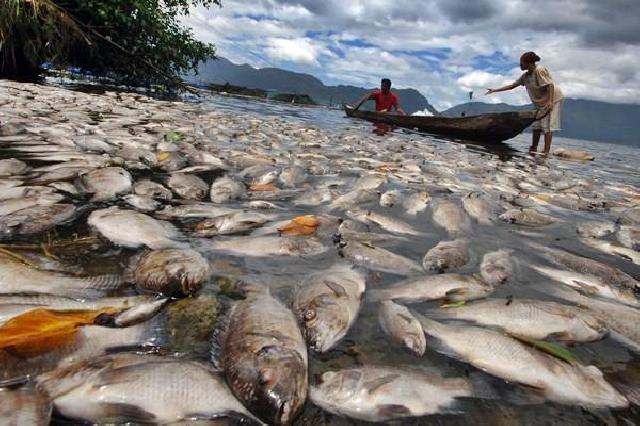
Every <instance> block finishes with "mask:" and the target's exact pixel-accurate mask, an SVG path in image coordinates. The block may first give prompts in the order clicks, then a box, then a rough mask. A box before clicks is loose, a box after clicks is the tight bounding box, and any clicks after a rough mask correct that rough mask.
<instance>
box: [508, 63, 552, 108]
mask: <svg viewBox="0 0 640 426" xmlns="http://www.w3.org/2000/svg"><path fill="white" fill-rule="evenodd" d="M516 84H517V85H518V86H524V87H525V88H526V89H527V93H529V97H530V98H531V102H533V103H534V104H536V105H538V106H543V105H544V104H546V103H547V102H548V100H549V85H550V84H553V102H554V103H556V102H559V101H561V100H562V99H563V98H564V96H563V95H562V90H560V87H558V85H557V84H555V83H554V82H553V79H552V78H551V74H550V73H549V70H548V69H547V68H546V67H543V66H542V65H536V67H535V68H534V69H533V71H531V72H529V71H527V72H525V73H524V74H522V75H521V76H520V78H519V79H517V80H516Z"/></svg>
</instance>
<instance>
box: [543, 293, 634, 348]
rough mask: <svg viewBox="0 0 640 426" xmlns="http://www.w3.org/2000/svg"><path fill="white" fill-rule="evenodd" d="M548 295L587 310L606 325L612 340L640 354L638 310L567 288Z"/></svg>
mask: <svg viewBox="0 0 640 426" xmlns="http://www.w3.org/2000/svg"><path fill="white" fill-rule="evenodd" d="M550 294H551V295H553V296H555V297H557V298H559V299H564V300H567V301H569V302H572V303H575V304H577V305H579V306H580V307H584V308H586V309H588V310H589V312H591V313H593V314H594V315H595V316H596V317H598V318H599V319H601V320H602V321H603V322H604V323H605V324H606V326H607V328H608V329H609V336H611V338H612V339H614V340H615V341H617V342H620V343H621V344H622V345H624V346H626V347H628V348H629V349H631V350H633V351H635V352H637V353H640V327H638V324H639V323H638V321H640V309H637V308H633V307H631V306H628V305H623V304H621V303H617V302H614V301H608V300H606V299H597V298H595V297H588V296H585V295H582V294H580V293H578V292H577V291H574V290H571V289H569V288H567V287H554V288H552V289H551V290H550Z"/></svg>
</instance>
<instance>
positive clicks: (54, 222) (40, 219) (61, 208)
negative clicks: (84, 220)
mask: <svg viewBox="0 0 640 426" xmlns="http://www.w3.org/2000/svg"><path fill="white" fill-rule="evenodd" d="M76 216H77V211H76V207H75V206H74V205H73V204H52V205H50V206H33V207H27V208H26V209H22V210H18V211H15V212H13V213H11V214H8V215H5V216H0V239H11V238H14V237H17V236H28V235H37V234H41V233H43V232H46V231H48V230H50V229H53V228H55V227H56V226H58V225H61V224H63V223H68V222H71V221H72V220H73V219H75V218H76Z"/></svg>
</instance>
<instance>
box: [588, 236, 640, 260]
mask: <svg viewBox="0 0 640 426" xmlns="http://www.w3.org/2000/svg"><path fill="white" fill-rule="evenodd" d="M579 240H580V242H582V243H583V244H584V245H587V246H589V247H591V248H594V249H596V250H599V251H601V252H603V253H606V254H610V255H612V256H617V257H621V258H623V259H625V260H628V261H631V262H633V263H634V264H636V265H640V252H638V251H636V250H632V249H630V248H627V247H623V246H621V245H618V244H616V243H612V242H611V241H605V240H598V239H596V238H580V239H579Z"/></svg>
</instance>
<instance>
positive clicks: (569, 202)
mask: <svg viewBox="0 0 640 426" xmlns="http://www.w3.org/2000/svg"><path fill="white" fill-rule="evenodd" d="M531 197H532V198H534V199H536V200H537V201H541V202H542V203H545V204H551V205H554V206H556V207H561V208H563V209H569V210H586V211H602V210H606V209H607V207H606V206H605V202H604V201H602V200H600V199H597V200H596V199H589V198H585V197H581V196H580V195H578V194H569V193H563V194H553V193H544V192H538V193H533V194H531Z"/></svg>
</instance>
